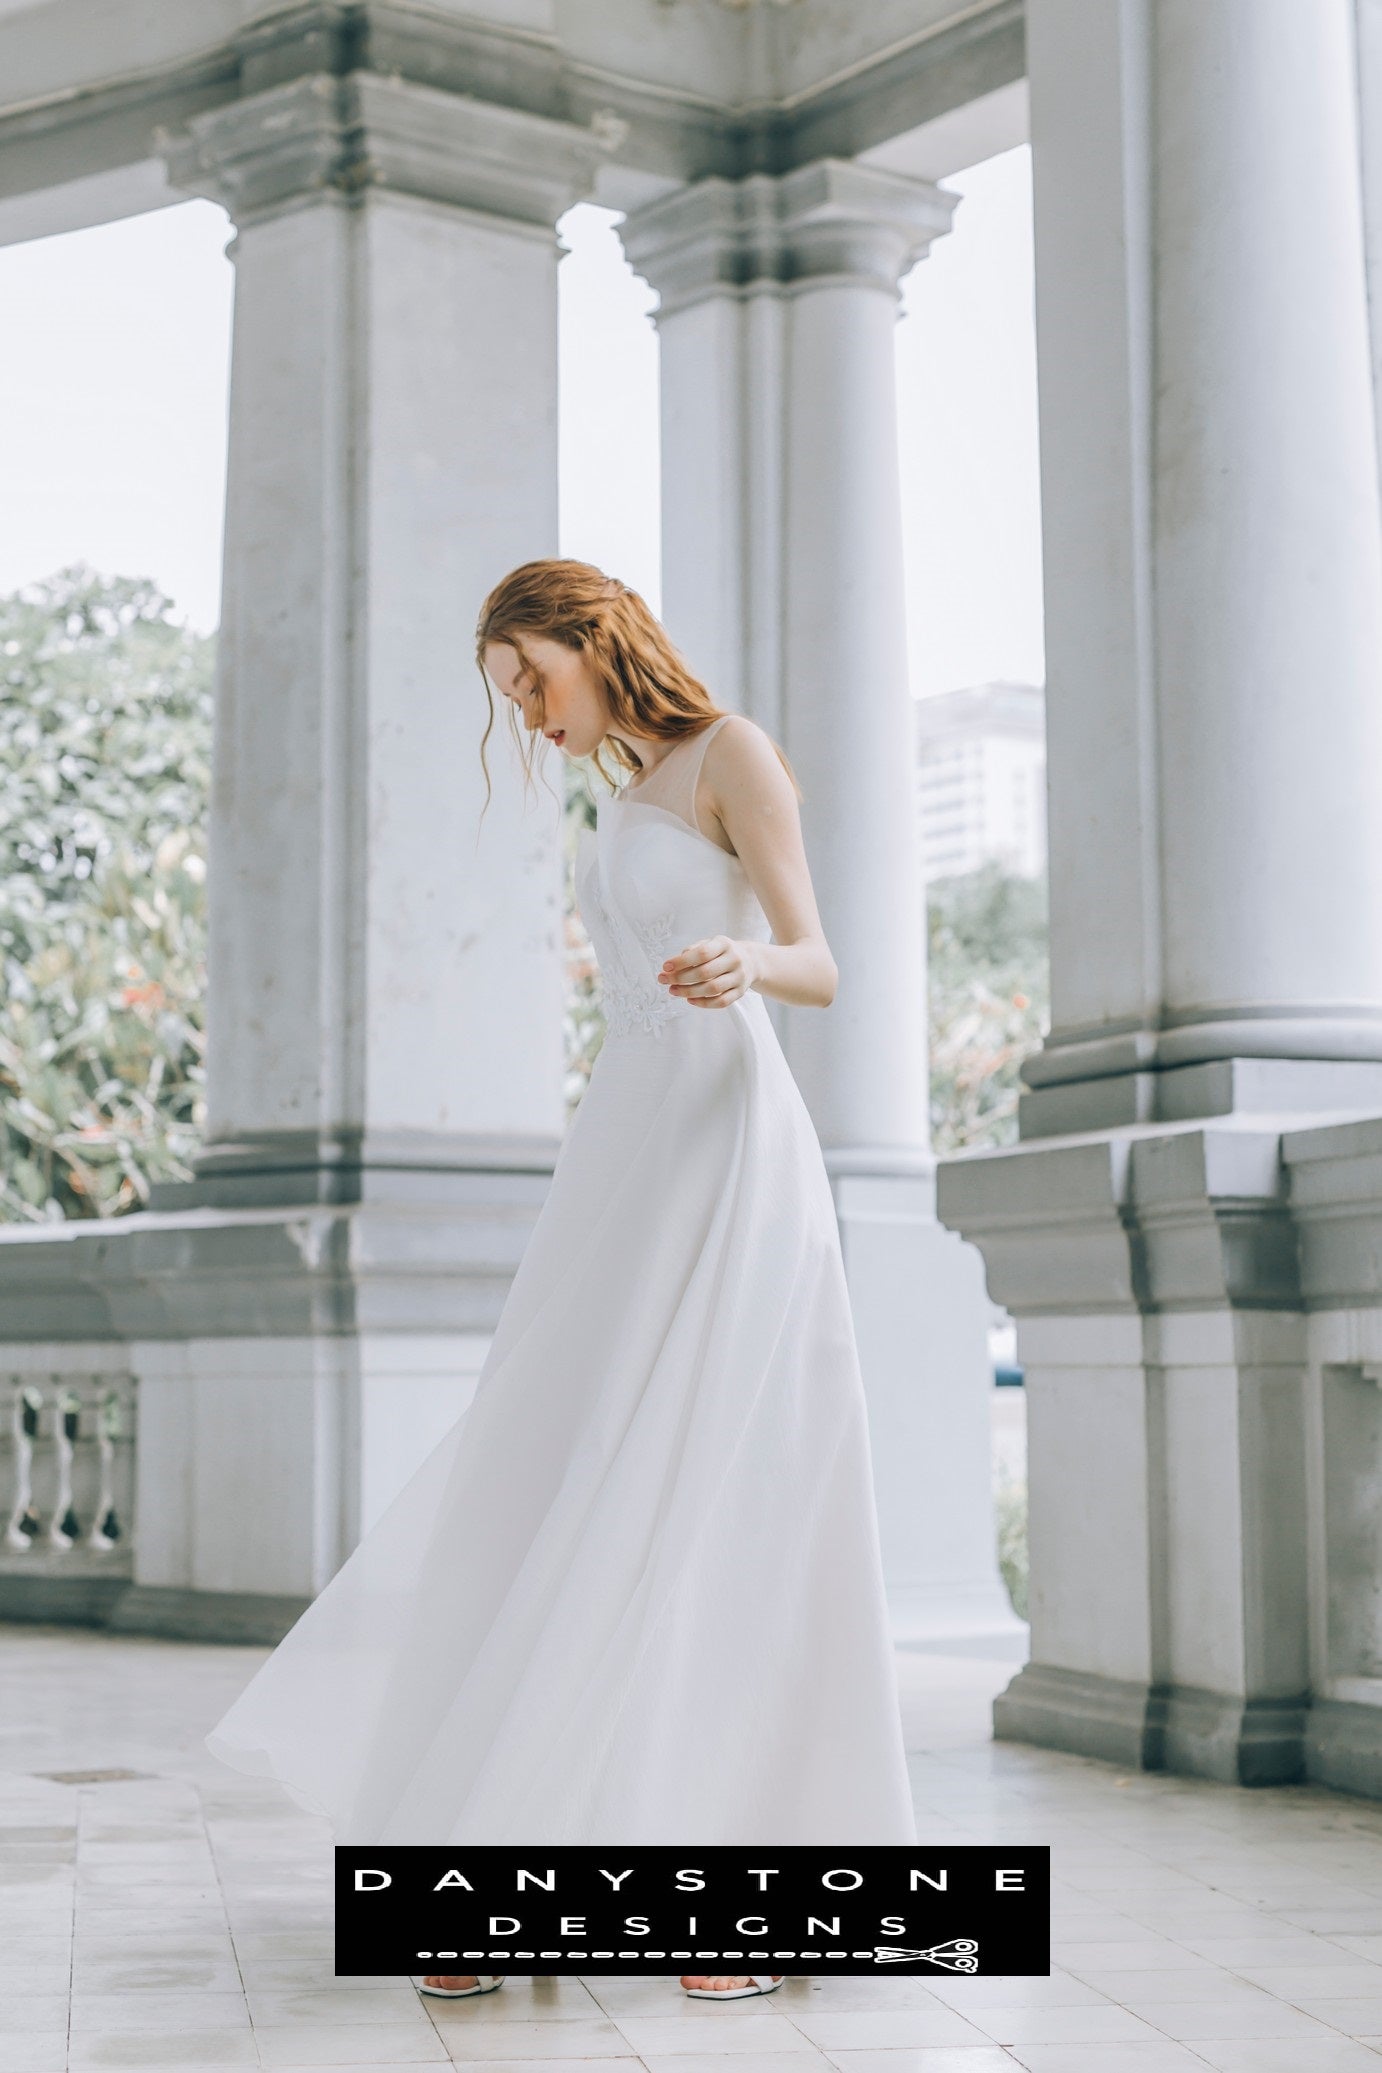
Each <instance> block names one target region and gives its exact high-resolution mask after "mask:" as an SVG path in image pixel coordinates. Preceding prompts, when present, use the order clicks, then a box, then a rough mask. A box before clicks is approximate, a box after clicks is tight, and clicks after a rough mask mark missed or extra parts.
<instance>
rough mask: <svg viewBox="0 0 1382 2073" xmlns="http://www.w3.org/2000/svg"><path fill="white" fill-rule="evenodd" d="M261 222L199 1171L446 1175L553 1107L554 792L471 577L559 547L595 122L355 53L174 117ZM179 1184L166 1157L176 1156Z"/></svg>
mask: <svg viewBox="0 0 1382 2073" xmlns="http://www.w3.org/2000/svg"><path fill="white" fill-rule="evenodd" d="M167 152H168V158H169V164H170V170H171V174H172V177H173V178H174V180H175V181H176V182H177V183H178V184H179V185H181V186H182V187H183V188H185V189H187V190H188V191H192V192H199V193H206V194H210V195H213V196H215V197H216V198H217V199H219V200H220V201H222V202H223V203H224V204H225V206H226V207H227V208H228V209H229V210H230V212H231V214H232V216H233V217H234V219H235V222H236V226H237V235H236V238H235V242H234V245H233V247H232V250H233V254H234V258H235V263H236V303H235V340H234V354H233V366H232V381H231V423H230V462H229V487H228V502H227V513H226V538H225V593H224V613H223V623H222V632H221V652H220V667H219V678H218V685H217V713H216V740H215V754H214V793H213V801H212V825H211V834H210V872H209V891H210V901H211V917H210V951H209V965H210V970H209V1008H208V1023H209V1056H208V1110H209V1114H208V1126H207V1142H206V1147H205V1150H204V1152H203V1154H202V1156H201V1158H200V1160H199V1162H198V1173H199V1176H200V1179H199V1182H198V1183H196V1184H194V1185H196V1186H198V1187H199V1190H200V1193H201V1194H202V1196H204V1197H206V1196H210V1197H212V1199H218V1200H222V1201H249V1200H265V1201H284V1200H300V1199H303V1200H311V1199H329V1200H350V1199H354V1198H355V1197H356V1196H357V1195H362V1194H364V1195H370V1196H372V1197H379V1196H381V1195H386V1194H388V1193H390V1192H394V1193H396V1192H398V1191H399V1190H402V1191H403V1192H404V1193H405V1194H410V1195H418V1194H419V1191H421V1195H422V1196H425V1197H426V1198H427V1199H433V1200H435V1199H440V1197H439V1195H438V1190H440V1191H441V1194H442V1195H444V1194H445V1192H446V1191H447V1189H448V1187H449V1185H450V1183H449V1181H448V1178H447V1176H448V1175H455V1174H459V1173H463V1172H464V1171H466V1170H467V1169H473V1168H474V1167H475V1166H481V1167H484V1166H487V1165H498V1166H501V1167H502V1166H506V1165H517V1166H520V1167H521V1166H528V1167H536V1168H541V1167H542V1166H543V1165H545V1164H550V1160H551V1157H552V1156H553V1153H554V1151H555V1147H556V1144H557V1142H558V1141H559V1137H560V1132H561V1127H562V1111H561V1091H560V1090H561V1071H560V1064H561V1061H560V1043H561V1033H560V1027H561V1018H560V1001H561V963H560V958H561V951H560V942H561V930H560V904H561V891H560V866H559V851H558V842H557V832H556V814H555V810H554V807H553V802H552V800H551V799H550V797H548V796H547V795H546V794H545V793H544V792H542V791H541V789H540V788H539V792H538V796H537V799H536V801H532V802H526V803H525V801H524V800H523V797H522V788H521V786H520V784H519V783H518V781H517V776H516V770H515V762H514V757H513V754H512V752H511V748H510V745H509V743H508V740H507V727H506V725H505V724H504V715H503V712H502V709H501V714H500V720H501V724H500V727H499V729H498V730H497V731H496V734H495V735H494V736H493V737H492V740H491V744H490V763H491V770H492V772H493V773H494V777H495V792H494V798H493V802H492V804H491V806H490V808H489V811H488V814H487V816H486V818H485V821H484V824H483V827H482V826H481V819H480V816H481V808H482V805H483V803H484V782H483V776H482V772H481V768H480V763H479V755H478V749H479V741H480V736H481V733H482V731H483V727H484V723H485V718H486V706H485V699H484V694H483V691H482V688H481V685H480V682H479V678H478V675H477V672H476V670H475V668H474V664H473V662H472V659H471V638H472V629H473V626H474V623H475V614H476V611H477V609H478V606H479V603H480V600H481V598H482V597H483V595H484V593H485V591H486V590H487V589H488V588H489V586H490V585H491V584H492V583H493V582H495V581H496V580H497V578H498V577H500V576H501V575H503V574H504V572H505V571H506V570H507V569H508V568H510V567H512V566H513V565H514V564H515V563H518V562H521V561H526V560H529V559H531V558H533V557H534V556H537V555H541V554H544V553H554V552H555V551H556V545H557V539H556V382H557V369H556V271H557V261H558V257H559V246H558V242H557V238H556V234H555V228H554V226H555V223H556V220H557V218H558V216H559V215H560V214H561V212H562V211H563V210H564V209H565V208H566V207H568V206H569V205H570V204H571V203H572V202H573V201H574V200H576V199H577V198H578V197H579V196H580V194H581V193H582V192H584V191H585V189H586V188H587V186H588V184H589V182H590V180H591V179H592V178H593V173H594V168H595V164H596V162H597V160H598V157H599V152H600V147H599V145H598V143H597V141H596V139H595V137H594V136H593V135H592V134H591V133H590V132H589V131H582V130H579V129H577V128H576V127H575V126H573V125H569V124H565V123H561V122H555V121H550V120H547V119H544V118H540V117H537V116H531V115H526V114H519V113H516V112H514V111H512V110H507V109H501V108H497V107H494V106H489V105H486V104H484V103H482V102H479V101H474V100H468V99H464V98H462V97H459V96H456V95H454V94H448V93H441V92H434V91H432V90H430V89H428V88H425V87H420V86H417V85H415V84H410V83H408V82H405V81H401V80H395V79H386V78H382V77H376V76H374V75H371V74H367V73H358V72H357V73H352V74H350V75H348V76H346V77H328V76H326V75H321V76H311V77H307V78H302V79H298V80H296V81H294V82H292V83H291V84H289V85H285V86H282V87H275V88H271V89H269V90H268V91H265V92H263V93H259V94H256V95H254V96H252V97H250V98H248V99H246V100H242V101H239V102H237V103H236V104H234V105H233V106H231V107H229V108H226V109H224V110H220V111H216V112H213V113H210V114H207V115H204V116H201V117H199V118H196V119H195V120H194V121H193V122H192V123H191V124H190V126H189V128H188V130H187V131H186V132H185V133H184V134H183V135H182V136H181V137H179V138H175V139H170V140H167ZM163 1193H164V1195H165V1197H168V1198H169V1199H170V1200H171V1191H169V1190H164V1191H163Z"/></svg>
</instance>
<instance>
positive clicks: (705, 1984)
mask: <svg viewBox="0 0 1382 2073" xmlns="http://www.w3.org/2000/svg"><path fill="white" fill-rule="evenodd" d="M769 1976H770V1978H771V1979H772V1981H773V1984H774V1986H776V1984H777V1982H778V1981H779V1980H780V1979H782V1977H783V1974H782V1973H780V1972H774V1973H772V1974H770V1975H769ZM681 1984H682V1986H684V1987H699V1988H701V1989H702V1991H704V1992H709V1993H714V1994H727V1993H729V1992H730V1991H731V1990H732V1989H733V1988H735V1987H751V1986H752V1985H753V1979H752V1976H751V1975H750V1974H749V1973H747V1972H741V1973H737V1974H731V1973H728V1972H707V1973H701V1972H684V1973H683V1974H682V1976H681ZM762 1991H763V1989H762V1988H761V1987H760V1988H759V1992H760V1993H762Z"/></svg>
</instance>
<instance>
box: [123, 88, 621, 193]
mask: <svg viewBox="0 0 1382 2073" xmlns="http://www.w3.org/2000/svg"><path fill="white" fill-rule="evenodd" d="M618 138H619V131H618V128H617V123H616V125H615V126H613V127H612V126H611V124H610V123H609V121H608V120H607V119H604V120H600V121H598V122H592V123H591V125H590V126H589V127H587V128H580V127H578V126H577V125H576V124H574V123H567V122H558V121H554V120H552V119H551V118H550V117H547V116H542V115H534V114H531V113H529V112H527V111H526V110H521V109H516V108H506V107H502V106H500V105H499V104H498V103H496V102H493V101H481V100H476V99H474V98H472V97H469V96H466V95H461V94H453V93H444V92H441V91H439V90H438V89H436V88H434V87H427V86H419V85H418V84H416V83H415V82H412V81H408V80H403V79H397V78H389V79H385V78H381V77H379V76H378V75H376V74H374V73H370V72H352V73H350V74H348V75H347V76H346V77H345V78H337V77H336V76H335V75H334V74H332V73H329V72H318V73H314V74H312V75H310V76H309V77H306V78H300V79H294V80H291V81H289V82H288V83H287V84H285V85H282V86H272V87H269V88H266V89H265V90H264V91H263V92H262V93H257V94H252V95H250V96H248V97H247V98H246V99H244V100H240V101H236V102H233V103H232V104H231V105H230V106H229V107H226V108H218V109H213V110H211V111H209V112H207V113H206V114H203V115H198V116H194V117H193V118H192V120H191V121H190V122H188V123H187V125H186V126H185V128H184V129H183V130H182V132H181V133H180V134H177V135H169V134H167V133H160V135H159V137H158V140H157V141H158V144H159V148H160V150H161V151H162V153H163V156H164V157H165V159H166V161H167V165H168V173H169V178H170V179H171V180H172V181H173V183H174V184H175V185H176V186H178V187H182V188H185V189H186V190H187V191H188V192H189V193H193V194H205V195H210V196H211V197H212V198H213V199H214V200H216V201H219V202H221V203H222V204H223V205H224V207H225V208H226V209H228V210H229V212H230V214H231V215H232V216H233V217H234V219H235V221H236V222H237V223H240V224H243V223H245V222H248V221H253V220H254V219H255V218H257V217H259V216H263V215H265V214H271V213H275V212H277V211H279V210H281V209H282V208H283V207H285V206H286V205H289V204H293V203H297V202H301V201H302V200H303V199H305V198H311V197H313V196H325V195H328V194H334V195H336V196H338V197H339V198H341V199H343V200H346V201H351V200H356V199H358V198H359V197H360V196H362V195H364V194H366V193H368V192H370V191H371V190H376V189H380V188H383V189H387V190H389V191H391V192H393V193H398V194H408V195H414V196H422V197H425V198H426V199H428V200H431V201H440V202H447V203H451V204H453V205H455V206H457V207H462V208H467V209H474V210H477V211H480V212H482V213H483V214H486V215H491V216H498V217H502V218H507V219H510V220H513V221H517V222H520V223H528V224H534V225H540V226H542V227H544V228H548V229H550V228H551V227H552V226H553V225H555V223H556V221H557V218H558V217H559V216H560V215H562V213H563V212H564V211H565V210H566V209H568V208H569V207H570V206H571V205H572V203H573V202H576V201H578V200H580V199H581V197H582V196H583V195H585V194H587V193H588V192H589V191H590V188H591V186H592V185H593V183H594V179H595V174H596V170H597V168H598V166H599V164H600V161H601V159H602V158H603V156H604V155H605V154H606V153H607V152H608V151H609V149H610V148H611V146H612V144H613V143H615V142H617V141H618Z"/></svg>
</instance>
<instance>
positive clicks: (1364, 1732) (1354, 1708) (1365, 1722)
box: [1305, 1699, 1382, 1799]
mask: <svg viewBox="0 0 1382 2073" xmlns="http://www.w3.org/2000/svg"><path fill="white" fill-rule="evenodd" d="M1305 1775H1306V1777H1307V1778H1308V1779H1309V1780H1310V1782H1311V1784H1312V1785H1328V1786H1331V1787H1332V1788H1333V1790H1334V1791H1335V1792H1356V1793H1358V1794H1359V1795H1360V1796H1361V1797H1362V1798H1365V1799H1382V1705H1377V1706H1362V1705H1357V1704H1354V1703H1351V1702H1348V1701H1345V1700H1342V1699H1317V1700H1316V1702H1315V1704H1314V1705H1313V1706H1312V1707H1311V1709H1310V1718H1309V1720H1308V1722H1307V1723H1306V1732H1305Z"/></svg>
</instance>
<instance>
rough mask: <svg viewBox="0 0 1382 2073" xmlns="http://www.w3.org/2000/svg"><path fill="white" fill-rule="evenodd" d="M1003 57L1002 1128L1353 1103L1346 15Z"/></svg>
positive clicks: (1204, 17) (1351, 74) (1365, 780)
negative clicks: (1011, 690) (1038, 922)
mask: <svg viewBox="0 0 1382 2073" xmlns="http://www.w3.org/2000/svg"><path fill="white" fill-rule="evenodd" d="M1028 43H1029V60H1030V71H1031V94H1032V127H1033V139H1034V155H1035V208H1036V240H1037V320H1038V346H1039V365H1040V391H1041V440H1042V457H1043V504H1044V524H1045V565H1046V592H1047V652H1048V687H1049V688H1048V699H1047V724H1048V731H1049V771H1050V779H1049V782H1050V794H1051V811H1050V829H1051V910H1052V922H1051V929H1052V941H1051V965H1052V971H1051V978H1052V1024H1053V1027H1052V1031H1051V1035H1050V1037H1049V1038H1048V1040H1047V1043H1046V1045H1045V1047H1044V1049H1043V1050H1042V1052H1041V1053H1040V1054H1039V1055H1038V1056H1037V1057H1035V1058H1033V1059H1032V1060H1030V1061H1029V1063H1028V1067H1027V1069H1026V1078H1027V1079H1028V1081H1029V1084H1030V1085H1031V1086H1032V1087H1033V1088H1034V1089H1035V1090H1037V1091H1035V1092H1034V1093H1033V1094H1032V1095H1031V1096H1030V1097H1029V1098H1028V1099H1027V1100H1026V1101H1025V1102H1024V1105H1023V1133H1024V1135H1033V1136H1035V1135H1043V1134H1046V1133H1048V1132H1051V1131H1060V1130H1067V1129H1072V1128H1075V1129H1078V1128H1084V1127H1099V1126H1101V1125H1105V1124H1114V1123H1119V1122H1128V1121H1134V1120H1138V1119H1143V1118H1160V1117H1165V1118H1168V1119H1171V1118H1183V1117H1189V1116H1194V1115H1207V1114H1216V1113H1224V1112H1228V1111H1231V1110H1259V1111H1261V1110H1273V1109H1276V1110H1280V1109H1320V1108H1326V1109H1327V1108H1349V1107H1351V1108H1358V1107H1366V1106H1369V1105H1371V1104H1372V1103H1373V1102H1375V1101H1379V1100H1382V929H1380V928H1379V927H1378V926H1377V917H1378V916H1379V915H1382V824H1379V821H1378V816H1377V814H1376V811H1375V804H1376V801H1375V791H1376V772H1377V770H1378V769H1379V768H1382V539H1380V538H1379V522H1378V488H1377V468H1376V463H1375V456H1374V448H1373V439H1374V421H1373V405H1372V397H1371V375H1370V363H1369V336H1368V323H1367V308H1366V295H1365V282H1364V268H1363V256H1362V255H1363V238H1362V227H1361V220H1360V197H1359V170H1358V151H1357V110H1356V80H1355V71H1354V51H1353V37H1352V24H1351V9H1350V6H1349V0H1321V4H1320V5H1318V6H1313V7H1308V8H1301V7H1297V6H1296V5H1294V4H1293V0H1215V4H1214V5H1213V6H1204V5H1201V4H1199V0H1158V4H1157V5H1156V6H1154V7H1153V6H1149V5H1148V4H1146V0H1137V4H1130V5H1126V6H1121V7H1117V8H1114V7H1110V8H1106V9H1101V10H1094V11H1093V12H1091V10H1090V9H1088V8H1087V7H1084V6H1082V5H1081V4H1080V0H1035V4H1034V5H1033V7H1032V9H1031V15H1030V21H1029V29H1028ZM1305 164H1309V166H1310V167H1311V173H1310V178H1309V179H1308V180H1302V179H1301V177H1300V168H1301V166H1302V165H1305Z"/></svg>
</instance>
